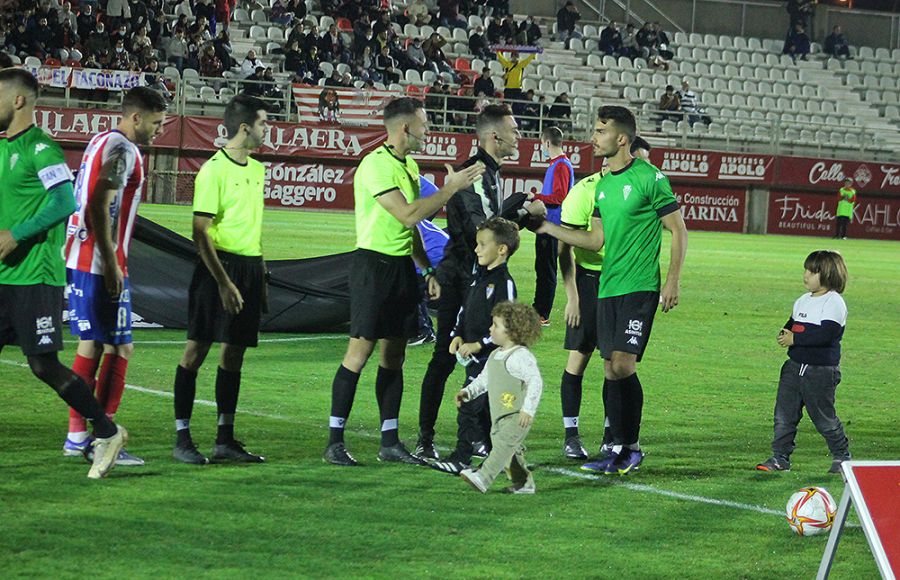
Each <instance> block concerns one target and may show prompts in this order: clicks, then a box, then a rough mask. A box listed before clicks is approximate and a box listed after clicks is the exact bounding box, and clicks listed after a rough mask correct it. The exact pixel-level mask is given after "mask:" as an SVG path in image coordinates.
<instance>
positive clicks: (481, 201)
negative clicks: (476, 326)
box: [415, 105, 547, 459]
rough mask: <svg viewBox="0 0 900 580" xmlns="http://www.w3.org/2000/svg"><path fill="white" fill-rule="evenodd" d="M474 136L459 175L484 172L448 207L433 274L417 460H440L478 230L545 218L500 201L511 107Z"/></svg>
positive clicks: (490, 110)
mask: <svg viewBox="0 0 900 580" xmlns="http://www.w3.org/2000/svg"><path fill="white" fill-rule="evenodd" d="M475 131H476V133H477V134H478V142H479V145H480V146H479V147H478V152H477V153H476V154H475V155H474V156H473V157H471V158H470V159H469V160H468V161H466V162H465V163H463V164H462V166H461V167H460V169H464V168H466V167H469V166H471V165H474V164H475V163H478V162H479V161H480V162H482V163H484V165H485V168H486V170H485V172H484V175H483V176H482V178H481V179H480V180H479V181H476V182H475V183H474V184H472V185H471V186H469V187H468V188H466V189H463V190H460V191H459V192H458V193H457V194H456V195H455V196H454V197H453V198H451V200H450V201H449V202H448V203H447V231H448V233H449V234H450V241H449V242H448V243H447V247H446V249H445V250H444V259H443V260H442V261H441V264H440V266H439V267H438V270H437V278H438V282H439V283H440V285H441V299H440V304H439V306H438V327H437V336H436V341H435V345H434V354H433V355H432V357H431V361H430V362H429V363H428V370H427V371H426V372H425V377H424V378H423V379H422V398H421V400H420V404H419V441H418V444H417V445H416V452H415V454H416V455H417V456H419V457H421V458H430V459H436V458H437V457H438V455H437V452H436V451H435V449H434V425H435V423H436V422H437V416H438V411H439V410H440V406H441V400H442V399H443V396H444V386H445V384H446V382H447V377H449V376H450V373H452V372H453V366H454V365H455V364H456V359H455V357H454V356H453V355H451V354H450V352H449V348H450V338H451V337H450V334H451V331H452V330H453V327H454V325H455V324H456V317H457V314H458V313H459V309H460V307H461V306H462V303H463V300H464V298H465V295H466V292H467V289H468V287H469V284H470V283H471V281H472V275H473V268H474V267H475V264H476V257H475V243H476V242H475V235H476V232H477V231H478V226H479V225H481V223H482V222H484V221H485V220H486V219H488V218H490V217H493V216H500V217H504V218H506V219H509V220H511V221H514V222H516V223H520V224H521V223H523V222H524V221H525V220H526V219H527V218H528V217H529V216H530V215H546V213H547V209H546V208H545V207H544V204H543V203H540V202H534V203H529V202H528V197H529V196H527V195H525V194H523V193H514V194H512V195H510V196H509V197H508V198H506V199H504V192H503V186H502V183H501V181H500V164H501V163H502V161H503V159H504V158H505V157H509V156H511V155H513V154H514V153H515V152H516V150H517V147H518V140H519V130H518V125H517V124H516V120H515V118H514V117H513V114H512V111H511V110H510V109H509V107H507V106H505V105H488V106H487V107H485V108H484V110H483V111H482V112H481V114H479V116H478V120H477V124H476V128H475Z"/></svg>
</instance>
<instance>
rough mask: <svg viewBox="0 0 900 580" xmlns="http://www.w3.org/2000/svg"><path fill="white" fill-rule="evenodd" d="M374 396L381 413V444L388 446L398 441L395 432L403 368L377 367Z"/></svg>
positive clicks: (401, 393)
mask: <svg viewBox="0 0 900 580" xmlns="http://www.w3.org/2000/svg"><path fill="white" fill-rule="evenodd" d="M375 398H376V399H378V410H379V411H380V415H381V446H382V447H390V446H393V445H396V444H397V443H399V442H400V437H399V436H398V434H397V418H398V417H399V416H400V400H401V399H402V398H403V370H402V369H396V370H394V369H386V368H384V367H382V366H379V367H378V375H377V376H376V378H375Z"/></svg>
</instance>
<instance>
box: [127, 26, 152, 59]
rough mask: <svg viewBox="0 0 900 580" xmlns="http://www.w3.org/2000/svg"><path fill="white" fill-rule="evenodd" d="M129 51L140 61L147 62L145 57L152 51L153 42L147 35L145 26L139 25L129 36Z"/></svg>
mask: <svg viewBox="0 0 900 580" xmlns="http://www.w3.org/2000/svg"><path fill="white" fill-rule="evenodd" d="M131 53H132V54H133V55H135V56H136V57H137V58H138V61H139V62H141V63H145V62H147V59H148V58H149V57H150V55H151V54H152V53H153V43H152V42H151V41H150V37H149V36H147V27H146V26H141V27H140V28H138V29H137V32H135V33H134V34H133V35H132V37H131Z"/></svg>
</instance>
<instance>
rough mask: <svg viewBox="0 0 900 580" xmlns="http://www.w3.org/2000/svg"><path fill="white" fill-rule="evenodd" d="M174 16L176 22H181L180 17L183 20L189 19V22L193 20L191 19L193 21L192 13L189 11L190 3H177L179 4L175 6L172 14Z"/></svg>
mask: <svg viewBox="0 0 900 580" xmlns="http://www.w3.org/2000/svg"><path fill="white" fill-rule="evenodd" d="M174 14H175V18H176V21H177V20H181V19H182V17H183V18H184V19H185V20H186V19H188V18H190V19H191V20H193V19H194V11H193V10H191V3H190V0H182V1H181V2H179V3H178V4H177V5H176V6H175V12H174Z"/></svg>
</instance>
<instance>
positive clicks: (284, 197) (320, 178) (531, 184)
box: [176, 155, 542, 209]
mask: <svg viewBox="0 0 900 580" xmlns="http://www.w3.org/2000/svg"><path fill="white" fill-rule="evenodd" d="M207 159H208V156H206V155H203V156H191V157H182V158H181V159H180V161H179V167H178V169H179V171H181V172H189V173H196V172H197V171H198V170H199V169H200V166H201V165H203V163H204V162H205V161H206V160H207ZM261 161H262V163H263V165H265V166H266V189H265V199H266V206H268V207H280V208H294V209H297V208H305V209H353V176H354V175H355V173H356V166H355V165H338V164H335V163H328V162H324V163H322V162H313V163H302V162H297V161H292V160H287V161H273V160H266V159H262V160H261ZM422 175H423V176H424V177H425V178H426V179H429V180H430V181H432V182H434V184H435V185H437V186H438V187H441V186H443V184H444V179H445V178H446V177H447V172H446V171H444V170H443V169H423V170H422ZM541 184H542V182H541V180H540V179H537V178H536V177H535V176H534V175H528V174H522V173H516V172H513V171H509V172H504V179H503V188H504V195H506V196H509V195H510V194H512V193H514V192H524V193H535V192H538V191H540V189H541ZM192 192H193V179H192V177H188V176H185V181H184V182H183V183H181V184H180V185H179V187H178V195H177V200H176V201H178V202H184V203H187V202H190V201H191V199H192V197H191V196H192Z"/></svg>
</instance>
